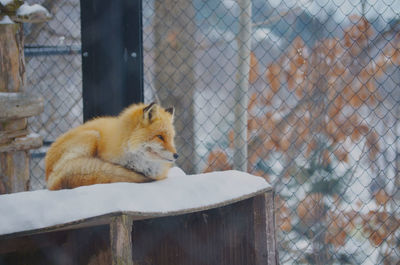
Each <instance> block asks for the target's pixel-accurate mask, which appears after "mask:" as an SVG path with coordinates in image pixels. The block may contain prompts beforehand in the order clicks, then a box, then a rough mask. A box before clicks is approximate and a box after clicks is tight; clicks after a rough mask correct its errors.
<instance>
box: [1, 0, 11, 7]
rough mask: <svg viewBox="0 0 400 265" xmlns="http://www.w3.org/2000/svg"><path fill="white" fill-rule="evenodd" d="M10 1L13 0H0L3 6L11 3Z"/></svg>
mask: <svg viewBox="0 0 400 265" xmlns="http://www.w3.org/2000/svg"><path fill="white" fill-rule="evenodd" d="M12 1H14V0H0V3H1V4H2V5H3V6H6V5H8V4H9V3H11V2H12Z"/></svg>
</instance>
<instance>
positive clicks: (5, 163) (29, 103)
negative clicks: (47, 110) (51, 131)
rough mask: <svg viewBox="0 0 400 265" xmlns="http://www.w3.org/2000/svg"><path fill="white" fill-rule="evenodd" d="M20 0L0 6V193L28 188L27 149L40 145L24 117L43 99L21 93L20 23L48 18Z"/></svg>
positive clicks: (37, 110)
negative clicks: (29, 129) (30, 131)
mask: <svg viewBox="0 0 400 265" xmlns="http://www.w3.org/2000/svg"><path fill="white" fill-rule="evenodd" d="M22 4H23V1H20V0H13V1H6V2H5V3H4V2H2V3H0V194H3V193H13V192H19V191H26V190H28V189H29V159H30V154H29V150H30V149H33V148H38V147H40V146H41V145H42V138H41V137H40V136H39V135H37V134H30V133H29V131H28V129H27V117H30V116H34V115H38V114H40V113H41V112H43V100H42V99H41V98H39V97H35V96H33V95H29V94H26V93H25V57H24V35H23V27H22V22H43V21H46V20H48V19H50V18H51V16H50V14H49V12H48V11H47V10H46V9H45V8H43V7H40V8H38V7H36V8H34V9H29V8H28V10H31V11H27V5H24V6H22Z"/></svg>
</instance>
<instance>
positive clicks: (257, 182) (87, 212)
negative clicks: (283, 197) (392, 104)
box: [0, 168, 271, 238]
mask: <svg viewBox="0 0 400 265" xmlns="http://www.w3.org/2000/svg"><path fill="white" fill-rule="evenodd" d="M270 190H271V186H270V185H269V184H268V183H267V182H266V181H265V180H264V179H263V178H260V177H256V176H253V175H250V174H247V173H244V172H239V171H233V170H231V171H224V172H212V173H207V174H199V175H185V173H184V172H183V171H182V170H180V169H179V168H172V169H171V170H170V172H169V176H168V178H167V179H165V180H161V181H155V182H151V183H144V184H137V183H114V184H99V185H92V186H84V187H79V188H76V189H71V190H60V191H48V190H38V191H31V192H20V193H14V194H7V195H1V196H0V213H2V214H1V218H0V238H1V237H3V236H6V235H11V234H14V235H16V234H30V233H35V232H37V231H41V230H43V229H44V230H48V231H52V230H55V229H62V228H67V227H70V226H71V225H79V224H85V223H90V221H91V220H94V219H97V217H108V219H109V218H110V217H112V216H115V215H117V214H121V213H124V214H127V215H129V216H131V217H132V218H133V220H139V219H147V218H152V217H161V216H170V215H178V214H184V213H190V212H196V211H203V210H208V209H212V208H217V207H221V206H225V205H228V204H231V203H234V202H237V201H241V200H245V199H248V198H250V197H254V196H256V195H259V194H262V193H265V192H267V191H270ZM105 222H108V221H107V220H105Z"/></svg>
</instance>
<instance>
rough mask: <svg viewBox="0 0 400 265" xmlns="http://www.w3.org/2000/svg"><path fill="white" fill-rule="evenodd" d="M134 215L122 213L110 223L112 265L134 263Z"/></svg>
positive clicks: (131, 264)
mask: <svg viewBox="0 0 400 265" xmlns="http://www.w3.org/2000/svg"><path fill="white" fill-rule="evenodd" d="M132 223H133V220H132V217H131V216H129V215H124V214H123V215H120V216H116V217H113V218H112V220H111V223H110V241H111V256H112V257H111V258H112V265H133V259H132Z"/></svg>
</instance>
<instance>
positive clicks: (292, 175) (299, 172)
mask: <svg viewBox="0 0 400 265" xmlns="http://www.w3.org/2000/svg"><path fill="white" fill-rule="evenodd" d="M343 35H344V36H343V39H342V40H339V39H336V38H326V39H320V40H318V41H317V42H315V44H314V45H313V47H312V48H309V47H308V46H307V45H306V44H305V43H304V41H303V40H302V39H301V38H299V37H298V38H296V39H294V41H293V42H292V43H291V45H290V46H289V47H288V49H287V52H286V53H285V54H283V55H282V56H281V58H280V59H279V60H277V61H275V62H273V63H271V64H270V65H269V66H268V68H267V72H266V81H267V83H268V88H269V89H266V90H265V92H264V95H263V97H259V96H258V95H257V94H253V95H252V96H251V98H250V102H249V106H248V113H249V121H248V135H249V137H248V145H249V156H248V160H249V171H250V172H252V173H254V174H257V175H261V176H264V177H265V178H266V179H267V180H269V181H271V182H272V183H273V185H274V187H275V190H276V191H277V192H278V193H279V194H280V196H279V197H280V199H281V200H284V202H278V203H277V206H278V207H279V208H277V219H278V222H279V223H278V225H279V227H280V228H281V229H282V231H285V232H289V231H290V233H292V235H293V234H294V235H296V236H295V238H296V240H295V242H293V243H291V242H289V243H288V244H286V243H285V244H281V246H284V247H285V246H286V247H287V249H285V251H293V249H296V248H298V246H297V245H296V244H297V243H296V242H300V241H302V242H306V243H307V246H306V248H305V249H298V250H299V251H298V253H297V254H298V255H299V260H302V262H303V263H308V264H332V263H338V264H346V263H351V262H357V261H356V260H355V257H354V256H352V255H349V253H346V251H343V248H341V247H342V246H344V244H345V243H346V242H347V239H348V237H349V235H350V234H351V233H352V231H353V230H354V227H355V226H356V225H362V226H365V225H366V224H367V223H370V221H371V222H375V223H377V222H378V221H376V220H374V219H372V218H371V216H360V215H359V214H356V213H355V212H354V211H350V212H346V211H344V210H343V195H344V194H345V193H346V189H347V188H348V187H349V185H350V183H351V181H352V179H353V177H354V175H355V174H356V170H357V167H358V166H359V164H360V163H361V162H362V161H364V162H366V163H367V165H368V167H369V169H368V170H370V171H371V173H374V174H377V162H376V161H377V160H378V157H379V154H380V152H381V146H380V143H379V140H380V136H379V134H378V132H377V131H376V128H375V127H374V126H371V125H370V124H371V123H369V120H368V119H367V118H366V117H367V116H368V113H371V111H373V110H376V109H377V108H378V106H379V104H380V102H381V101H382V99H381V97H380V96H379V93H378V90H377V80H378V79H379V78H380V77H382V76H383V75H384V73H385V71H386V70H387V68H388V67H389V66H391V65H393V64H398V63H399V46H398V45H397V44H395V42H394V40H393V41H392V42H390V43H389V44H390V45H389V44H388V45H389V46H390V47H391V48H386V49H384V50H378V51H377V49H374V48H375V47H376V45H377V42H379V41H381V40H382V38H384V37H379V38H378V37H376V35H377V34H375V32H374V31H373V29H372V27H371V24H370V23H369V22H368V21H367V20H366V19H365V18H364V17H358V16H352V17H351V25H350V26H349V27H348V28H346V29H344V32H343ZM382 35H383V36H384V34H382ZM378 36H380V35H379V34H378ZM253 62H255V60H254V59H253ZM252 66H253V67H256V63H253V64H252ZM252 71H253V73H255V72H256V70H254V69H253V70H252ZM252 79H254V78H252ZM249 81H250V82H252V80H249ZM229 138H230V140H231V141H232V140H233V137H231V133H230V134H229ZM357 146H360V147H361V148H362V150H360V151H361V155H360V157H358V158H353V160H355V161H350V157H349V156H350V152H351V150H352V149H354V148H356V147H357ZM218 152H219V153H218V155H217V153H216V152H215V151H212V152H211V153H210V159H209V165H208V168H207V170H212V168H213V166H212V165H217V164H218V165H221V161H224V163H222V164H223V165H224V168H229V166H230V165H229V164H226V162H225V161H230V160H229V159H228V158H224V159H221V158H220V156H226V157H227V154H228V153H224V152H223V151H221V150H219V151H218ZM221 152H222V153H221ZM212 156H214V157H218V160H215V159H214V160H213V159H211V158H212ZM364 157H365V158H364ZM214 161H219V162H218V163H215V162H214ZM214 163H215V164H214ZM339 166H340V167H341V168H342V169H339ZM343 169H344V170H343ZM273 176H275V177H273ZM374 196H376V194H375V195H374ZM380 197H381V198H380V199H378V200H382V196H380ZM383 197H384V196H383ZM287 208H289V209H295V210H294V211H293V210H292V212H290V213H289V214H288V213H287V210H281V209H287ZM385 214H387V215H388V216H391V218H392V219H393V220H397V219H396V217H394V216H393V214H390V213H388V212H387V211H386V212H385ZM376 216H378V215H376ZM363 220H368V221H364V222H363ZM379 220H383V219H382V218H381V219H379ZM387 220H389V219H387ZM390 220H391V219H390ZM357 222H358V223H357ZM392 223H393V224H395V223H396V222H395V221H393V222H392ZM394 227H397V226H394ZM391 229H393V225H391ZM386 230H387V231H386V233H383V234H379V237H378V236H376V235H377V233H375V232H374V231H372V230H371V229H370V230H365V231H369V232H370V235H371V236H372V238H375V239H376V241H377V242H378V241H380V240H387V239H389V237H388V236H389V235H391V236H393V237H395V236H394V234H393V230H390V229H386ZM371 231H372V232H371ZM291 238H292V237H291ZM370 239H371V237H370Z"/></svg>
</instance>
